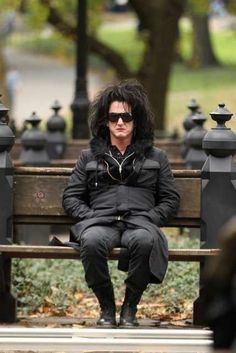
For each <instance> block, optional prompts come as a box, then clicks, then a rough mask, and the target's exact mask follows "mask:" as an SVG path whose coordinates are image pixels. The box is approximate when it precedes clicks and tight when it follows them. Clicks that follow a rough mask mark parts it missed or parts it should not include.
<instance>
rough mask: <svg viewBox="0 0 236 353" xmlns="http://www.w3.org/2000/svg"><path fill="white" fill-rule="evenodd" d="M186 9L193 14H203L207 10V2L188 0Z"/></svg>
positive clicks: (205, 0)
mask: <svg viewBox="0 0 236 353" xmlns="http://www.w3.org/2000/svg"><path fill="white" fill-rule="evenodd" d="M188 9H189V11H190V13H192V14H195V15H199V16H201V15H205V14H207V13H208V11H209V2H208V1H207V0H188Z"/></svg>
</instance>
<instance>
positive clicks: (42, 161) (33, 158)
mask: <svg viewBox="0 0 236 353" xmlns="http://www.w3.org/2000/svg"><path fill="white" fill-rule="evenodd" d="M26 122H27V123H29V124H31V128H29V129H26V130H25V131H24V132H23V134H22V137H21V143H22V150H21V153H20V160H21V161H22V163H23V164H24V165H29V166H34V167H44V166H48V165H49V164H50V161H49V157H48V153H47V151H46V143H47V138H46V134H45V133H44V132H43V131H41V130H40V129H39V127H38V125H39V123H40V122H41V119H40V118H39V117H38V116H37V115H36V113H35V112H33V113H32V115H31V116H30V117H29V118H28V119H26Z"/></svg>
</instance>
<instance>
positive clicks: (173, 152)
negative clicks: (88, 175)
mask: <svg viewBox="0 0 236 353" xmlns="http://www.w3.org/2000/svg"><path fill="white" fill-rule="evenodd" d="M88 145H89V140H86V139H80V140H68V141H67V145H66V149H65V153H64V156H63V159H66V160H68V159H70V160H71V159H72V160H75V159H78V157H79V155H80V152H81V150H82V149H84V148H88ZM155 145H156V146H157V147H159V148H161V149H163V150H164V151H165V152H166V153H167V156H168V157H169V159H172V160H173V159H180V158H181V146H182V141H180V140H171V139H160V140H158V141H155ZM21 149H22V144H21V140H19V139H17V140H16V141H15V144H14V146H13V148H12V150H11V152H10V154H11V158H12V159H13V160H18V159H19V156H20V152H21Z"/></svg>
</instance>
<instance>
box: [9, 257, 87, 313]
mask: <svg viewBox="0 0 236 353" xmlns="http://www.w3.org/2000/svg"><path fill="white" fill-rule="evenodd" d="M78 290H83V291H85V290H86V285H85V281H84V275H83V270H82V264H81V262H80V261H78V262H77V261H70V260H63V261H60V260H51V259H40V260H30V259H24V260H22V259H15V260H14V261H13V291H14V292H15V293H16V295H17V298H18V305H19V307H20V308H21V311H22V312H25V313H29V312H34V311H36V310H37V309H39V308H40V307H41V306H42V305H45V304H48V303H53V304H54V305H55V306H56V307H57V308H58V310H61V311H65V310H66V308H67V307H68V306H69V305H71V304H73V302H74V301H75V299H74V293H75V292H76V291H78Z"/></svg>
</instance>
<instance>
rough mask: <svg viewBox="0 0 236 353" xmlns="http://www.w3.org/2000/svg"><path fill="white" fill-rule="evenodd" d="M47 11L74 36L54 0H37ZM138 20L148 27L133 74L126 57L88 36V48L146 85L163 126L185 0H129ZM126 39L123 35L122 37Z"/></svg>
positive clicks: (51, 20)
mask: <svg viewBox="0 0 236 353" xmlns="http://www.w3.org/2000/svg"><path fill="white" fill-rule="evenodd" d="M40 1H41V3H42V4H44V5H46V6H47V9H48V11H49V15H48V22H49V23H51V24H52V25H53V26H54V27H55V28H57V30H58V31H59V32H61V33H62V34H63V35H65V36H67V37H70V38H75V27H73V26H72V25H71V23H68V22H66V21H65V19H64V18H63V16H61V14H60V13H59V12H58V11H57V9H55V7H54V6H53V1H50V0H40ZM129 2H130V4H131V6H132V7H133V8H134V11H135V12H136V13H137V15H138V17H139V18H140V21H141V23H142V24H143V26H144V27H145V29H147V31H148V33H149V35H148V39H147V49H146V53H145V55H144V57H143V62H142V65H141V67H140V69H139V71H138V72H137V74H135V73H134V74H132V73H131V72H130V70H129V68H128V66H127V65H126V62H125V60H124V59H123V57H121V55H120V54H118V53H117V52H116V51H115V50H113V49H111V48H108V47H107V46H106V45H105V44H104V43H99V41H98V40H97V39H96V38H92V37H90V38H89V43H90V50H91V51H93V52H96V53H97V54H98V55H101V57H102V58H104V59H105V60H106V61H107V62H109V64H110V65H112V66H113V67H114V69H115V70H116V73H117V74H118V76H120V77H125V78H128V77H131V76H133V77H134V76H135V77H137V78H138V79H139V80H140V81H141V82H142V83H143V84H144V86H145V87H146V90H147V93H148V96H149V98H150V101H151V104H152V108H153V111H154V114H155V128H156V129H159V130H164V128H165V105H166V94H167V89H168V81H169V75H170V70H171V66H172V62H173V55H174V50H175V44H176V38H177V35H178V20H179V18H180V16H181V15H182V14H183V11H184V8H185V5H186V0H148V1H146V2H145V3H144V1H143V0H129ZM124 40H125V38H124Z"/></svg>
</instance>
